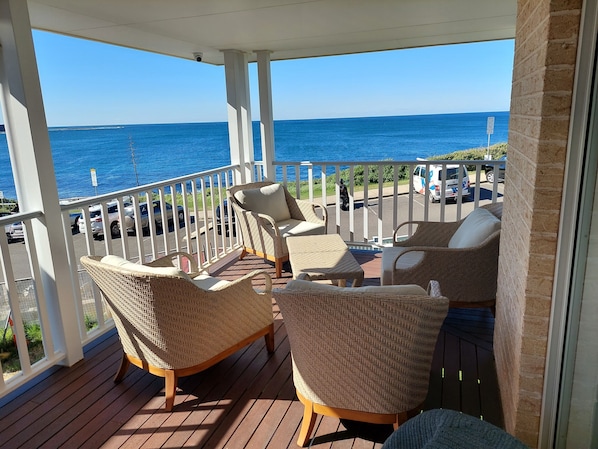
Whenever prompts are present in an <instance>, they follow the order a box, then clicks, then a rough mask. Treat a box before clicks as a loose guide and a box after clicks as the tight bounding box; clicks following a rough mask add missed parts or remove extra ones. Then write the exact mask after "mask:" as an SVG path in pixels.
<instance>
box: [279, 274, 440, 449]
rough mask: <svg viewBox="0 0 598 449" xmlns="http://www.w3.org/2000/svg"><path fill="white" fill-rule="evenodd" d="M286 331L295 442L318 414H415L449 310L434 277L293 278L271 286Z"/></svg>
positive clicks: (387, 418) (302, 441)
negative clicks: (297, 422)
mask: <svg viewBox="0 0 598 449" xmlns="http://www.w3.org/2000/svg"><path fill="white" fill-rule="evenodd" d="M273 296H274V298H275V299H276V302H277V304H278V305H279V306H280V310H281V312H282V316H283V321H284V324H285V327H286V330H287V334H288V336H289V343H290V346H291V355H292V361H293V382H294V384H295V388H296V391H297V396H298V398H299V400H300V401H301V402H302V403H303V405H304V414H303V422H302V425H301V430H300V433H299V438H298V441H297V444H298V445H299V446H305V445H306V444H307V442H308V440H309V438H310V435H311V433H312V432H313V428H314V424H315V421H316V414H321V415H327V416H333V417H338V418H345V419H350V420H355V421H362V422H369V423H378V424H393V425H394V426H395V428H397V427H398V426H399V425H400V424H401V423H402V422H404V421H405V420H406V419H407V418H408V417H410V416H412V415H413V414H416V413H418V412H419V410H420V406H421V405H422V403H423V402H424V400H425V398H426V395H427V393H428V385H429V376H430V369H431V364H432V357H433V354H434V349H435V347H436V341H437V338H438V333H439V331H440V327H441V325H442V322H443V321H444V318H445V317H446V314H447V311H448V300H447V299H446V298H444V297H442V296H441V294H440V288H439V287H438V283H437V282H435V281H432V282H431V283H430V287H429V290H428V291H426V290H424V289H422V288H421V287H419V286H416V285H412V286H383V287H359V288H342V287H336V286H332V285H323V284H317V283H315V282H310V281H307V280H294V281H291V282H289V283H288V285H287V287H286V288H285V289H284V290H274V291H273Z"/></svg>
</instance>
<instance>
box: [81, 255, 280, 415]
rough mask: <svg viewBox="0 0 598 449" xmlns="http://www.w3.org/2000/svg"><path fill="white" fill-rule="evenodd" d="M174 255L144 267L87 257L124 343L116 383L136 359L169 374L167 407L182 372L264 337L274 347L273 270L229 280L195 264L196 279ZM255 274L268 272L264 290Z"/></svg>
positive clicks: (186, 373)
mask: <svg viewBox="0 0 598 449" xmlns="http://www.w3.org/2000/svg"><path fill="white" fill-rule="evenodd" d="M181 256H182V255H181V254H180V253H177V257H181ZM171 260H172V258H171V256H167V257H165V258H161V259H158V260H157V261H155V262H154V263H153V264H152V263H150V264H148V265H140V264H135V263H132V262H128V261H127V260H125V259H122V258H120V257H117V256H104V257H98V256H83V257H82V258H81V264H82V265H83V267H84V268H85V269H86V270H87V272H88V273H89V275H90V276H91V278H92V279H93V281H94V282H95V283H96V284H97V286H98V287H99V289H100V291H101V292H102V294H103V297H104V299H105V300H106V303H107V304H108V307H109V310H110V312H111V314H112V318H113V319H114V323H115V325H116V329H117V331H118V336H119V338H120V341H121V344H122V347H123V351H124V354H123V358H122V362H121V365H120V368H119V369H118V372H117V374H116V377H115V379H114V380H115V382H118V381H120V380H122V379H123V378H124V376H125V374H126V372H127V369H128V367H129V365H130V364H133V365H135V366H138V367H139V368H142V369H144V370H146V371H148V372H150V373H152V374H154V375H157V376H160V377H164V378H165V384H166V388H165V390H166V407H165V408H166V410H168V411H170V410H172V407H173V405H174V399H175V395H176V386H177V379H178V378H179V377H182V376H189V375H191V374H195V373H197V372H200V371H203V370H204V369H206V368H209V367H210V366H212V365H214V364H215V363H217V362H219V361H221V360H223V359H224V358H226V357H228V356H229V355H231V354H233V353H234V352H236V351H237V350H238V349H240V348H242V347H244V346H246V345H248V344H249V343H251V342H253V341H255V340H257V339H258V338H260V337H262V336H263V337H265V340H266V347H267V349H268V351H269V352H272V351H273V350H274V325H273V315H272V298H271V286H272V284H271V280H270V277H269V276H268V274H267V273H265V272H261V271H254V272H252V273H250V274H247V275H246V276H244V277H242V278H240V279H237V280H235V281H233V282H228V281H224V280H219V279H217V278H214V277H210V276H208V275H205V274H204V275H198V273H197V268H196V266H195V265H194V264H193V262H192V264H193V265H194V266H192V267H191V275H192V276H194V278H191V276H190V275H189V274H187V273H185V272H183V271H182V270H179V269H178V268H175V267H174V266H173V265H172V264H171ZM187 260H191V261H193V259H192V258H191V257H190V256H188V259H187ZM256 276H264V277H265V280H266V291H264V292H261V293H260V292H257V291H256V290H254V288H253V286H252V278H254V277H256Z"/></svg>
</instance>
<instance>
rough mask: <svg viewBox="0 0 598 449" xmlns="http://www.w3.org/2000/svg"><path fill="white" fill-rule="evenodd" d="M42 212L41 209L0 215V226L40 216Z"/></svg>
mask: <svg viewBox="0 0 598 449" xmlns="http://www.w3.org/2000/svg"><path fill="white" fill-rule="evenodd" d="M43 215H44V214H43V213H42V212H41V211H34V212H16V213H14V214H10V215H6V216H4V217H0V226H3V225H9V224H12V223H16V222H17V221H23V220H30V219H32V218H38V217H42V216H43Z"/></svg>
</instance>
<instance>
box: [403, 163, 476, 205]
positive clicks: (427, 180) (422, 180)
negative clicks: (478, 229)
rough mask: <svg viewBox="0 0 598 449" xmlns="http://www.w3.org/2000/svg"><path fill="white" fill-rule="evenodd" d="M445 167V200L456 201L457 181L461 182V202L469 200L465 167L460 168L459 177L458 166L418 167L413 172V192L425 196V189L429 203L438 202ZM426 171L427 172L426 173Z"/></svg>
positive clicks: (440, 195)
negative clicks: (427, 191) (427, 192)
mask: <svg viewBox="0 0 598 449" xmlns="http://www.w3.org/2000/svg"><path fill="white" fill-rule="evenodd" d="M445 167H446V182H445V191H444V197H445V199H454V200H457V196H458V195H459V180H460V181H461V183H462V184H461V195H463V200H464V201H466V200H467V199H468V198H469V175H468V173H467V169H466V168H465V167H462V168H461V176H459V165H458V164H448V165H446V166H443V165H439V164H430V165H428V166H426V165H418V166H417V167H415V170H414V171H413V190H415V191H416V192H417V193H421V194H422V195H425V193H426V188H427V189H428V190H429V192H430V193H429V198H430V201H432V202H434V201H440V198H441V197H442V192H441V188H442V183H443V179H444V177H445ZM426 171H428V172H427V173H426Z"/></svg>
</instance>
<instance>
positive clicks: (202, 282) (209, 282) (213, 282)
mask: <svg viewBox="0 0 598 449" xmlns="http://www.w3.org/2000/svg"><path fill="white" fill-rule="evenodd" d="M193 283H194V284H195V285H197V286H198V287H199V288H201V289H202V290H220V289H221V288H222V287H225V286H227V285H228V284H230V282H229V281H225V280H224V279H218V278H215V277H212V276H209V275H207V274H200V275H199V276H196V277H194V278H193Z"/></svg>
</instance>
